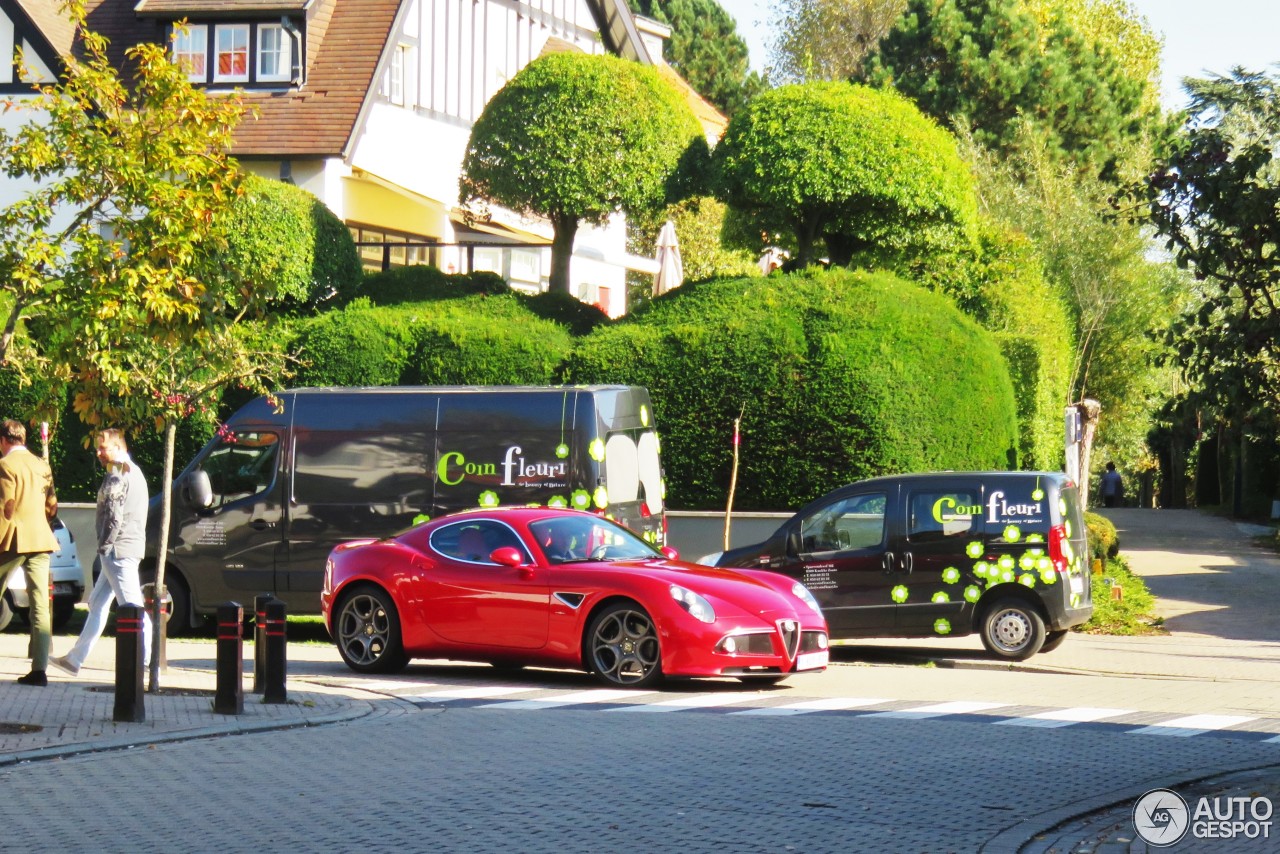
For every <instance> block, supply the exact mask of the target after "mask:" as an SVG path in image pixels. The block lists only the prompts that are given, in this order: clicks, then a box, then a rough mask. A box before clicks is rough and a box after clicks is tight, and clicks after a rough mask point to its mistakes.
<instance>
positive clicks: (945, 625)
mask: <svg viewBox="0 0 1280 854" xmlns="http://www.w3.org/2000/svg"><path fill="white" fill-rule="evenodd" d="M933 630H934V631H935V632H937V633H938V634H940V635H949V634H951V621H950V620H942V619H938V620H934V623H933Z"/></svg>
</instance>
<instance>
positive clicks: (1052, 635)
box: [1040, 629, 1070, 652]
mask: <svg viewBox="0 0 1280 854" xmlns="http://www.w3.org/2000/svg"><path fill="white" fill-rule="evenodd" d="M1068 634H1070V633H1069V632H1068V631H1067V630H1066V629H1059V630H1058V631H1056V632H1049V633H1048V634H1046V635H1045V636H1044V646H1042V647H1040V651H1041V652H1053V651H1054V650H1055V649H1057V648H1058V647H1060V646H1062V642H1063V641H1064V640H1066V639H1067V635H1068Z"/></svg>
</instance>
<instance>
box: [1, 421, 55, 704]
mask: <svg viewBox="0 0 1280 854" xmlns="http://www.w3.org/2000/svg"><path fill="white" fill-rule="evenodd" d="M26 441H27V428H26V427H24V426H23V425H22V422H20V421H14V420H13V419H7V420H5V421H4V422H3V423H2V424H0V453H2V454H3V455H4V456H3V457H0V595H3V594H4V588H5V585H6V584H7V583H8V582H7V580H6V579H8V577H9V573H10V572H11V571H12V570H13V568H14V567H15V566H22V568H23V573H24V574H25V575H26V578H27V596H28V598H29V599H30V601H31V606H30V608H29V610H28V615H29V616H28V620H29V622H30V623H31V644H30V646H29V648H28V653H29V655H30V656H31V672H30V673H28V674H27V675H26V676H19V677H18V681H19V682H20V683H22V684H23V685H35V686H42V685H47V684H49V680H48V677H47V676H46V675H45V668H46V667H47V666H48V663H49V644H50V642H51V640H52V638H53V610H52V606H51V605H50V602H49V555H50V554H51V553H52V552H55V551H57V549H58V541H57V540H56V539H55V538H54V536H53V529H52V528H50V527H49V520H50V519H52V518H53V516H54V514H55V513H57V512H58V499H57V498H55V497H54V494H53V474H52V473H51V472H50V471H49V466H48V464H47V463H45V461H44V460H42V459H40V458H39V457H37V456H36V455H35V454H33V453H31V452H30V451H28V450H27V446H26V444H25V443H26Z"/></svg>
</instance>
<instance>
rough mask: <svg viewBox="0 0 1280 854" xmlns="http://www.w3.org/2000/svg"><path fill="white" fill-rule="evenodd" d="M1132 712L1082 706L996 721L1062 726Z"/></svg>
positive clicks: (1013, 724)
mask: <svg viewBox="0 0 1280 854" xmlns="http://www.w3.org/2000/svg"><path fill="white" fill-rule="evenodd" d="M1131 714H1133V710H1132V709H1095V708H1090V707H1087V706H1081V707H1079V708H1075V709H1052V710H1050V711H1047V712H1040V713H1039V714H1036V715H1028V716H1026V717H1025V718H1007V719H1005V720H1003V721H996V722H995V723H997V724H1001V725H1004V726H1034V727H1060V726H1071V725H1073V724H1082V723H1091V722H1093V721H1100V720H1105V719H1106V718H1118V717H1120V716H1121V715H1131Z"/></svg>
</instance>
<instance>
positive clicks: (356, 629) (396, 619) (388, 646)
mask: <svg viewBox="0 0 1280 854" xmlns="http://www.w3.org/2000/svg"><path fill="white" fill-rule="evenodd" d="M336 613H337V617H336V618H334V621H333V627H334V634H335V636H336V637H335V639H336V640H337V642H338V654H339V655H341V656H342V660H343V661H345V662H346V663H347V667H350V668H351V669H352V670H354V671H356V672H357V673H394V672H397V671H400V670H403V669H404V666H405V665H406V664H408V663H409V656H407V655H405V653H404V642H403V641H402V640H401V635H400V614H399V612H398V611H396V604H395V602H393V601H391V595H390V594H389V593H387V592H386V591H385V590H383V589H382V588H381V587H375V586H374V585H372V584H358V585H356V586H355V587H353V588H352V589H351V590H349V591H347V592H346V593H344V594H343V595H342V601H341V602H340V603H339V604H338V608H337V612H336Z"/></svg>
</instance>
